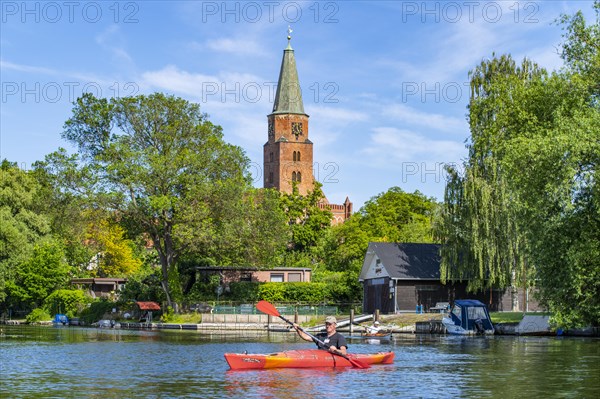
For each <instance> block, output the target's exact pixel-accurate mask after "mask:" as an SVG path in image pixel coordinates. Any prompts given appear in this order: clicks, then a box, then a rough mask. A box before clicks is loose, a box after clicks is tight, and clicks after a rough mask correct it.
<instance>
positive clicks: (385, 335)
mask: <svg viewBox="0 0 600 399" xmlns="http://www.w3.org/2000/svg"><path fill="white" fill-rule="evenodd" d="M360 336H361V337H362V338H374V339H390V338H391V337H392V333H389V332H377V333H362V334H361V335H360Z"/></svg>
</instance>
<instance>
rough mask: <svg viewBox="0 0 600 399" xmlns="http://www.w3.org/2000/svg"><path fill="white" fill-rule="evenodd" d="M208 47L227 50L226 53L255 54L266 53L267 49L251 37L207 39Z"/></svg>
mask: <svg viewBox="0 0 600 399" xmlns="http://www.w3.org/2000/svg"><path fill="white" fill-rule="evenodd" d="M206 47H208V48H209V49H211V50H214V51H219V52H225V53H238V54H253V55H264V54H265V50H264V49H263V48H262V47H261V46H260V45H259V44H258V42H257V41H254V40H249V39H229V38H222V39H214V40H207V41H206Z"/></svg>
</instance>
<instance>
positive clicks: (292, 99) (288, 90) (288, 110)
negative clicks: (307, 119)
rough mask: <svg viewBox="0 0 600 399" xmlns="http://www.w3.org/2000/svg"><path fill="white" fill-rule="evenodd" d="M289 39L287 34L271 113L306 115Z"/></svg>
mask: <svg viewBox="0 0 600 399" xmlns="http://www.w3.org/2000/svg"><path fill="white" fill-rule="evenodd" d="M289 40H290V37H289V36H288V45H287V47H286V48H285V50H283V59H282V60H281V69H280V71H279V81H278V82H277V92H276V93H275V102H274V103H273V114H302V115H306V114H305V113H304V104H303V102H302V91H301V90H300V81H299V80H298V71H297V70H296V58H295V57H294V50H293V49H292V46H291V45H290V42H289Z"/></svg>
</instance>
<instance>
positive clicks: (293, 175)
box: [292, 172, 296, 181]
mask: <svg viewBox="0 0 600 399" xmlns="http://www.w3.org/2000/svg"><path fill="white" fill-rule="evenodd" d="M292 181H296V172H292Z"/></svg>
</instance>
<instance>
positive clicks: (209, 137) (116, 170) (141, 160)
mask: <svg viewBox="0 0 600 399" xmlns="http://www.w3.org/2000/svg"><path fill="white" fill-rule="evenodd" d="M63 137H64V138H66V139H67V140H68V141H69V142H71V143H73V144H75V145H77V147H78V149H79V153H80V154H81V160H82V162H83V164H82V166H85V167H87V168H88V169H87V170H88V171H89V172H90V173H91V174H92V175H93V177H94V179H93V181H94V182H96V185H95V187H94V188H93V191H94V194H95V195H104V196H108V193H110V194H111V195H110V196H108V198H109V200H110V201H111V203H110V204H111V206H112V209H114V210H117V211H118V212H119V213H120V214H121V215H122V217H123V221H124V222H126V223H128V224H127V225H128V226H129V227H130V228H131V230H133V229H134V228H135V229H137V233H140V234H146V235H147V236H148V237H149V238H150V240H151V241H152V245H153V246H154V248H155V250H156V251H157V253H158V257H159V260H160V264H161V270H162V281H161V284H162V287H163V290H164V292H165V295H166V300H167V302H168V304H169V306H173V300H172V297H171V292H172V288H171V286H170V284H178V281H177V280H178V278H177V274H178V271H177V260H178V259H179V257H181V256H182V255H184V254H186V253H187V251H189V249H190V247H192V246H194V245H196V246H197V245H199V244H198V243H202V245H204V246H208V245H211V244H212V243H213V242H214V241H213V240H212V237H214V236H215V235H214V234H215V231H217V229H218V226H217V224H218V220H215V219H212V218H211V211H212V210H214V209H215V208H217V207H218V206H219V204H220V203H221V202H222V201H224V202H226V203H227V202H229V201H228V199H227V198H223V197H222V196H221V194H223V193H235V192H236V191H235V190H234V189H233V188H235V187H238V186H239V187H247V186H248V185H249V182H250V178H249V175H248V173H247V167H248V162H249V161H248V159H247V158H246V157H245V155H244V153H243V151H242V150H241V149H240V148H239V147H236V146H232V145H229V144H227V143H225V142H224V141H223V133H222V129H221V128H220V127H219V126H216V125H213V124H212V123H211V122H210V121H208V119H207V117H206V115H204V114H202V113H201V112H200V107H199V105H197V104H192V103H189V102H187V101H185V100H183V99H181V98H176V97H173V96H166V95H163V94H160V93H155V94H152V95H149V96H144V95H140V96H136V97H124V98H113V99H111V100H107V99H98V98H95V97H94V96H92V95H90V94H85V95H84V96H83V97H81V98H79V99H77V101H76V103H75V106H74V108H73V115H72V117H71V118H70V119H69V120H67V122H66V123H65V130H64V133H63ZM232 212H233V210H232ZM178 289H179V288H178Z"/></svg>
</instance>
